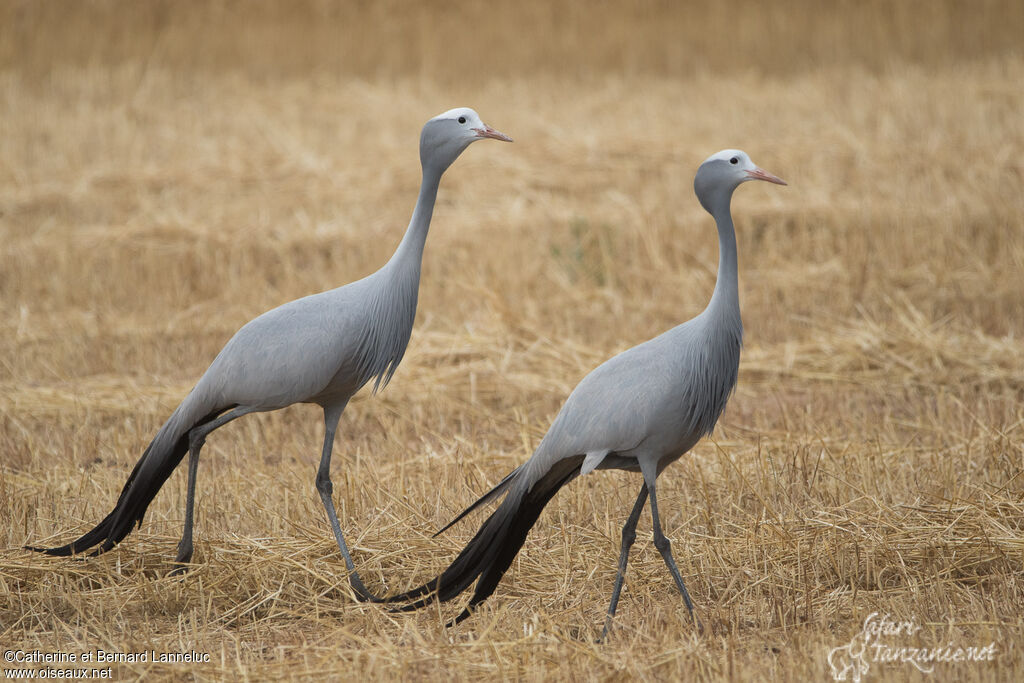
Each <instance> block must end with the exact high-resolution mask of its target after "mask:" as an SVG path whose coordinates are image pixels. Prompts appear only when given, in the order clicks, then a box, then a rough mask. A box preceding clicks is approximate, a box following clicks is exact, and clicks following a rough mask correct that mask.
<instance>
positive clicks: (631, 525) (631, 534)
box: [601, 484, 647, 640]
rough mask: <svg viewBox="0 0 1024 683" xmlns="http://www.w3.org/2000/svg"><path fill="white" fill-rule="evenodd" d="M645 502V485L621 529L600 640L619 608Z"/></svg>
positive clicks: (605, 633) (605, 634) (603, 637)
mask: <svg viewBox="0 0 1024 683" xmlns="http://www.w3.org/2000/svg"><path fill="white" fill-rule="evenodd" d="M646 502H647V484H644V485H643V487H641V489H640V495H639V496H637V497H636V503H635V504H634V505H633V511H632V512H630V513H629V519H627V520H626V524H625V526H623V527H622V551H621V552H620V553H619V571H618V574H616V576H615V588H613V589H612V602H611V604H610V605H608V616H606V617H605V619H604V630H603V631H601V640H604V639H605V636H607V635H608V629H609V627H611V625H612V617H614V616H615V610H616V608H617V607H618V606H619V593H620V592H622V582H623V580H624V579H625V578H626V563H627V562H629V549H630V548H632V547H633V541H635V540H636V524H637V522H639V521H640V513H641V512H643V510H644V504H645V503H646Z"/></svg>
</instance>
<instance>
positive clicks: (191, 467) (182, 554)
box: [171, 406, 255, 576]
mask: <svg viewBox="0 0 1024 683" xmlns="http://www.w3.org/2000/svg"><path fill="white" fill-rule="evenodd" d="M254 410H255V408H250V407H248V406H239V407H237V408H233V409H232V410H229V411H228V412H226V413H224V414H223V415H221V416H220V417H218V418H217V419H216V420H211V421H210V422H207V423H206V424H204V425H200V426H199V427H195V428H194V429H192V431H190V432H189V433H188V446H189V452H188V491H187V493H186V496H185V529H184V530H183V531H182V534H181V540H180V541H178V555H177V557H175V558H174V561H175V562H176V563H178V564H188V562H190V561H191V560H192V526H193V516H192V510H193V509H194V508H195V502H196V473H197V472H198V471H199V451H201V450H202V448H203V444H205V443H206V437H207V436H208V435H209V434H210V432H212V431H213V430H215V429H217V428H218V427H223V426H224V425H226V424H227V423H228V422H231V421H232V420H234V419H235V418H238V417H242V416H243V415H246V414H248V413H251V412H253V411H254ZM185 569H186V568H185V567H183V566H182V567H178V568H177V569H175V570H174V571H172V572H171V575H172V576H173V575H175V574H181V573H183V572H184V571H185Z"/></svg>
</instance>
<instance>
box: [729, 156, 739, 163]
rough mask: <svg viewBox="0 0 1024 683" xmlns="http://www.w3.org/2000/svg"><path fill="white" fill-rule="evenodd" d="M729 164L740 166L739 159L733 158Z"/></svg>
mask: <svg viewBox="0 0 1024 683" xmlns="http://www.w3.org/2000/svg"><path fill="white" fill-rule="evenodd" d="M729 163H730V164H738V163H740V160H739V157H733V158H732V159H729Z"/></svg>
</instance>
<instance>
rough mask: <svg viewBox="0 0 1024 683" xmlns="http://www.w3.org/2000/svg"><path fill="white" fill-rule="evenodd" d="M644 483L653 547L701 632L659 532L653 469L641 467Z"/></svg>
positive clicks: (665, 539) (665, 540)
mask: <svg viewBox="0 0 1024 683" xmlns="http://www.w3.org/2000/svg"><path fill="white" fill-rule="evenodd" d="M641 467H642V469H643V473H644V481H645V482H646V484H647V488H648V490H649V492H650V494H651V520H652V522H653V523H654V547H655V548H657V549H658V552H660V553H661V557H662V559H664V560H665V564H666V565H667V566H668V571H669V573H671V574H672V579H673V580H674V581H675V582H676V587H677V588H678V589H679V592H680V593H681V594H682V596H683V602H685V603H686V609H687V610H689V612H690V618H691V619H693V621H694V623H695V624H696V625H697V628H699V629H701V630H703V626H702V625H701V623H700V620H699V619H697V616H696V615H695V614H694V613H693V601H692V600H690V593H689V591H687V590H686V585H685V584H684V583H683V577H682V576H681V575H680V574H679V568H678V567H676V561H675V559H674V558H673V557H672V542H671V541H669V540H668V537H666V536H665V534H664V533H663V532H662V530H661V519H659V517H658V497H657V494H656V493H655V490H654V483H655V480H656V479H657V478H658V473H657V471H656V470H655V469H654V467H643V466H641Z"/></svg>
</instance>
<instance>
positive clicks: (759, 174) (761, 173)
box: [747, 167, 789, 185]
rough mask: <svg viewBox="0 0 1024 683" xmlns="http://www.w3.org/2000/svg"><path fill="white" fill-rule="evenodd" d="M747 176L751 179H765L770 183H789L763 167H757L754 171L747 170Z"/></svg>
mask: <svg viewBox="0 0 1024 683" xmlns="http://www.w3.org/2000/svg"><path fill="white" fill-rule="evenodd" d="M747 177H748V178H750V179H751V180H765V181H767V182H769V183H775V184H776V185H788V184H789V183H787V182H786V181H785V180H783V179H782V178H780V177H778V176H775V175H772V174H771V173H769V172H768V171H766V170H764V169H763V168H760V167H758V168H755V169H754V170H753V171H747Z"/></svg>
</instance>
